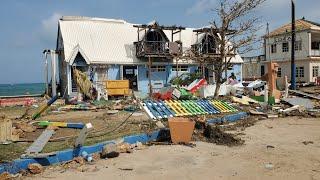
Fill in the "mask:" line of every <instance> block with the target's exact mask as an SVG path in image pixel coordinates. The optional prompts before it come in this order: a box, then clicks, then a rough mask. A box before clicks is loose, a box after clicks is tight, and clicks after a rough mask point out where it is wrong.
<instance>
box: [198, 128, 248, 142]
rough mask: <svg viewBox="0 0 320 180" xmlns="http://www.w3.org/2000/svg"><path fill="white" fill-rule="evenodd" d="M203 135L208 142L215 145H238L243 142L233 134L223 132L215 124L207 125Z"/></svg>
mask: <svg viewBox="0 0 320 180" xmlns="http://www.w3.org/2000/svg"><path fill="white" fill-rule="evenodd" d="M204 136H205V137H206V138H207V141H208V142H211V143H215V144H217V145H227V146H239V145H242V144H244V141H243V140H241V139H239V138H237V137H235V136H234V135H233V134H229V133H225V132H223V131H222V130H221V129H220V128H219V127H218V126H216V125H207V126H206V127H205V130H204Z"/></svg>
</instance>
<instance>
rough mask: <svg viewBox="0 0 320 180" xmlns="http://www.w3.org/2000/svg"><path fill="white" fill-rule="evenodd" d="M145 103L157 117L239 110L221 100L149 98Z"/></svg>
mask: <svg viewBox="0 0 320 180" xmlns="http://www.w3.org/2000/svg"><path fill="white" fill-rule="evenodd" d="M144 103H145V105H146V106H147V108H148V109H149V111H150V112H151V113H152V115H154V117H156V118H157V119H163V118H169V117H174V116H197V115H206V114H218V113H221V112H222V113H227V112H237V111H238V110H237V109H236V108H234V107H233V106H231V105H229V104H228V103H226V102H224V101H220V100H206V99H201V100H166V101H151V100H147V101H144Z"/></svg>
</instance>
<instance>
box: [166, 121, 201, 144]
mask: <svg viewBox="0 0 320 180" xmlns="http://www.w3.org/2000/svg"><path fill="white" fill-rule="evenodd" d="M168 122H169V129H170V135H171V141H172V142H173V143H175V144H177V143H189V142H190V141H191V137H192V133H193V130H194V126H195V124H196V123H195V122H194V121H192V120H190V119H189V118H183V117H173V118H169V120H168Z"/></svg>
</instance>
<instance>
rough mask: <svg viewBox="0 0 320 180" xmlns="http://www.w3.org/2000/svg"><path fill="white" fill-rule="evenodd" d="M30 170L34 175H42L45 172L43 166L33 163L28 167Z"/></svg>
mask: <svg viewBox="0 0 320 180" xmlns="http://www.w3.org/2000/svg"><path fill="white" fill-rule="evenodd" d="M28 170H29V171H30V172H31V173H32V174H40V173H42V172H43V171H44V168H43V167H42V166H41V164H38V163H32V164H29V165H28Z"/></svg>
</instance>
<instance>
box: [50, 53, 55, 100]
mask: <svg viewBox="0 0 320 180" xmlns="http://www.w3.org/2000/svg"><path fill="white" fill-rule="evenodd" d="M50 53H51V87H52V92H51V94H52V97H54V96H56V95H57V84H56V70H57V69H56V52H55V51H53V50H51V51H50Z"/></svg>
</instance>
